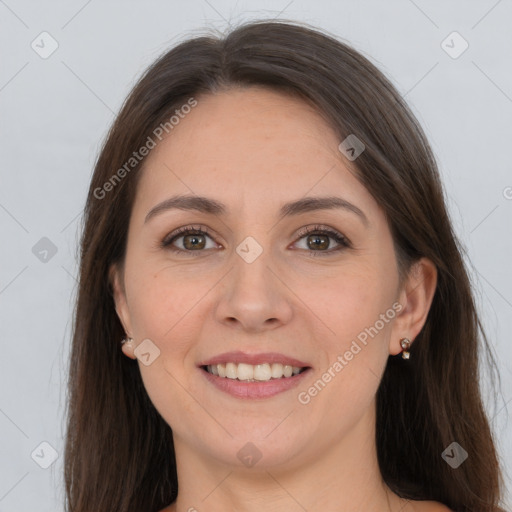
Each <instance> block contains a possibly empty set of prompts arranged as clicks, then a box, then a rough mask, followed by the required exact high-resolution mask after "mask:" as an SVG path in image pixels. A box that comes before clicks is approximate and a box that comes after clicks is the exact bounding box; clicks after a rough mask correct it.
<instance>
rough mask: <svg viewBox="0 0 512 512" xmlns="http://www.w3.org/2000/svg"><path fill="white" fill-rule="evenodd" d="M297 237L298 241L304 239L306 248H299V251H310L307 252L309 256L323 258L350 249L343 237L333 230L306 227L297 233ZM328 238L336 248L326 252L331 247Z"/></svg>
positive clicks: (321, 227) (349, 244)
mask: <svg viewBox="0 0 512 512" xmlns="http://www.w3.org/2000/svg"><path fill="white" fill-rule="evenodd" d="M299 236H300V240H302V239H306V240H305V243H306V247H305V248H304V247H300V249H305V250H307V249H312V251H308V252H310V253H311V254H310V256H325V255H328V254H332V253H334V252H338V251H341V250H343V249H347V248H349V247H352V245H351V243H350V241H349V240H348V238H346V237H345V236H344V235H342V234H341V233H339V232H338V231H336V230H334V229H331V228H327V227H323V226H308V227H307V228H305V229H303V230H302V231H301V232H300V233H299ZM330 238H331V239H333V240H334V241H335V242H336V243H337V244H338V246H337V247H335V248H334V249H330V250H327V249H328V248H329V247H330V245H331V243H330V241H329V239H330Z"/></svg>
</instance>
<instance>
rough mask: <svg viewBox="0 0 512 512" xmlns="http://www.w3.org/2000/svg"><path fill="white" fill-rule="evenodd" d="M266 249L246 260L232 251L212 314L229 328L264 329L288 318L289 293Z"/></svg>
mask: <svg viewBox="0 0 512 512" xmlns="http://www.w3.org/2000/svg"><path fill="white" fill-rule="evenodd" d="M269 252H270V251H263V252H262V254H260V255H259V256H258V257H257V258H256V259H255V260H254V261H252V262H250V263H249V262H248V261H250V260H248V261H246V260H244V258H242V257H241V256H239V255H238V254H234V258H233V260H234V263H233V268H232V270H231V271H230V272H229V273H228V275H227V276H226V278H225V280H224V283H223V284H222V285H221V287H220V297H219V301H218V304H217V308H216V318H217V320H218V321H219V322H221V323H224V324H226V325H228V326H230V327H231V328H233V327H235V328H238V329H240V330H242V331H246V332H253V333H256V332H264V331H266V330H270V329H275V328H277V327H279V326H281V325H284V324H286V323H287V322H289V321H290V320H291V318H292V316H293V309H292V303H291V297H292V295H293V294H292V293H291V291H290V289H289V288H288V287H287V286H286V283H285V280H284V279H283V276H281V275H280V272H279V270H278V269H277V266H276V265H273V262H272V261H271V257H270V255H269V254H268V253H269Z"/></svg>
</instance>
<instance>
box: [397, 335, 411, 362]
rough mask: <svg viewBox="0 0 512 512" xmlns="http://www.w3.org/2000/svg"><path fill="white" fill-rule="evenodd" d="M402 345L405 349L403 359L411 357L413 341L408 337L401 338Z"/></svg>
mask: <svg viewBox="0 0 512 512" xmlns="http://www.w3.org/2000/svg"><path fill="white" fill-rule="evenodd" d="M400 346H401V347H402V349H403V352H402V359H409V357H410V355H411V353H410V352H409V347H410V346H411V341H410V340H409V339H407V338H402V339H401V340H400Z"/></svg>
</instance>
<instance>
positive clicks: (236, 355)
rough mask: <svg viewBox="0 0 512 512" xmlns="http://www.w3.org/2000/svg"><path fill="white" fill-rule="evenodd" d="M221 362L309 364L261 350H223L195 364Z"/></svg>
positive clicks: (302, 365)
mask: <svg viewBox="0 0 512 512" xmlns="http://www.w3.org/2000/svg"><path fill="white" fill-rule="evenodd" d="M222 363H246V364H251V365H256V364H263V363H281V364H283V365H290V366H298V367H300V368H304V367H307V366H309V365H308V364H307V363H304V362H303V361H299V360H298V359H295V358H293V357H288V356H285V355H284V354H279V353H277V352H262V353H259V354H248V353H246V352H241V351H239V350H238V351H234V352H224V353H223V354H219V355H217V356H215V357H212V358H210V359H207V360H205V361H203V362H202V363H199V364H198V365H197V366H207V365H214V364H222Z"/></svg>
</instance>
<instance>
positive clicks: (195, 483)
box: [169, 404, 400, 512]
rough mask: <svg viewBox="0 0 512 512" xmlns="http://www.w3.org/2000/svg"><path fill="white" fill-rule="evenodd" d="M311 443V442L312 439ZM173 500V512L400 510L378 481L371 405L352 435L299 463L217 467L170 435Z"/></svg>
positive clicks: (379, 480) (380, 480)
mask: <svg viewBox="0 0 512 512" xmlns="http://www.w3.org/2000/svg"><path fill="white" fill-rule="evenodd" d="M312 442H315V440H312ZM174 444H175V452H176V460H177V471H178V481H179V489H178V498H177V500H176V503H175V507H173V508H170V509H169V510H173V511H175V512H195V511H196V512H199V511H202V510H208V512H226V511H229V510H237V511H240V512H256V511H258V512H259V511H261V510H273V511H275V512H280V511H286V512H290V511H295V510H296V511H297V512H299V511H304V510H308V511H311V512H313V511H320V510H333V511H334V510H336V511H339V512H345V511H346V512H348V511H354V510H365V512H373V511H375V512H384V511H386V512H387V511H388V510H390V511H394V510H400V503H399V501H400V500H399V498H398V497H397V496H396V495H394V494H392V493H391V491H390V490H389V489H388V488H387V486H386V485H385V484H384V482H383V481H382V477H381V474H380V470H379V466H378V461H377V451H376V444H375V409H374V404H373V405H372V406H371V407H370V408H369V409H368V410H367V411H366V413H365V415H364V416H363V417H362V418H361V419H360V420H359V422H358V423H357V424H356V425H354V426H353V428H352V429H351V431H349V432H347V433H345V434H344V435H343V437H342V438H339V439H336V440H334V442H333V443H332V444H331V443H329V445H328V446H326V443H325V442H323V443H322V442H320V440H319V441H318V448H319V450H320V448H323V449H322V451H315V452H314V457H310V459H309V460H305V459H303V458H302V459H301V460H300V463H296V464H292V463H290V462H289V463H287V464H286V465H282V464H281V465H273V466H265V465H264V464H263V462H264V459H263V458H262V459H261V461H260V462H259V463H257V464H256V465H254V466H253V467H251V468H245V467H242V468H241V467H240V466H239V465H236V466H235V465H233V466H230V465H227V464H224V463H220V462H219V461H218V460H216V459H212V458H210V457H208V456H207V455H205V454H204V453H201V452H199V451H198V449H197V445H196V446H191V445H190V444H188V443H186V442H185V441H184V440H183V439H181V438H180V437H178V436H176V434H175V436H174Z"/></svg>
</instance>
